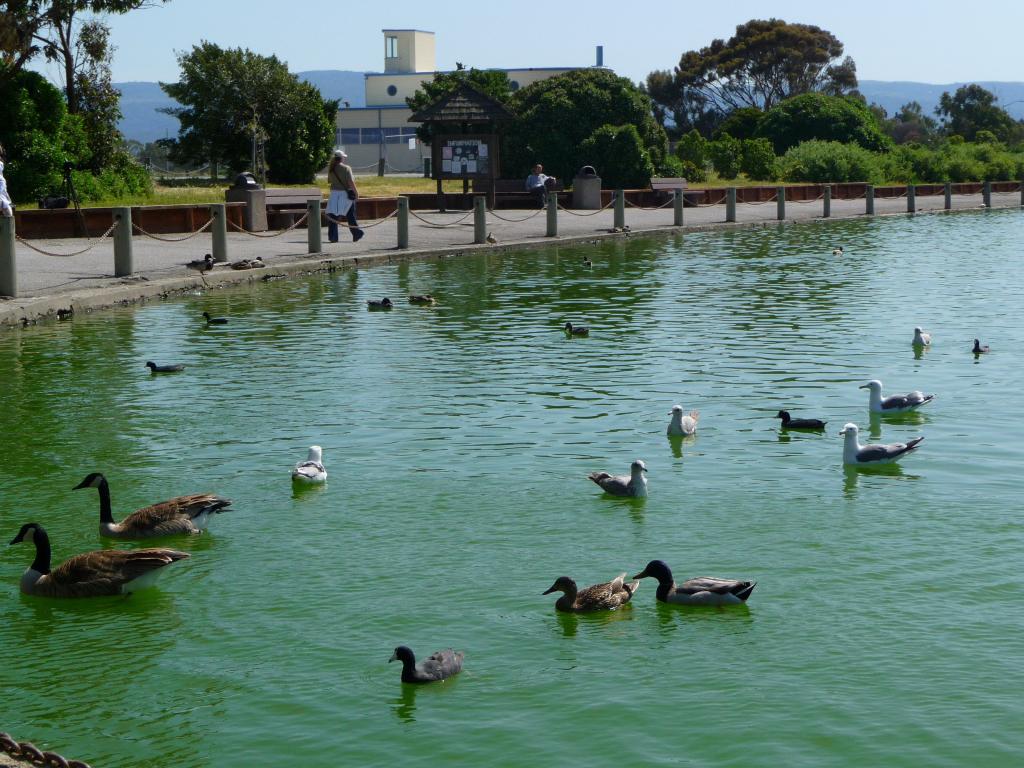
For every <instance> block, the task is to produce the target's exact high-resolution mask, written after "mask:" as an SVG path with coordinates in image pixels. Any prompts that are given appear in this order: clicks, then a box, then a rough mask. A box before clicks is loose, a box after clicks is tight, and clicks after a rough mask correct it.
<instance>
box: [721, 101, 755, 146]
mask: <svg viewBox="0 0 1024 768" xmlns="http://www.w3.org/2000/svg"><path fill="white" fill-rule="evenodd" d="M764 115H765V113H764V112H763V111H762V110H760V109H758V108H757V107H740V108H738V109H734V110H733V111H732V112H730V113H729V115H728V116H727V117H726V118H725V120H723V121H722V123H721V125H719V126H718V127H717V128H716V129H715V130H714V132H713V133H712V134H711V138H713V139H719V138H721V137H722V134H723V133H727V134H729V135H730V136H732V137H733V138H736V139H740V140H743V139H752V138H754V137H755V136H757V129H758V128H759V127H760V125H761V121H762V120H763V119H764Z"/></svg>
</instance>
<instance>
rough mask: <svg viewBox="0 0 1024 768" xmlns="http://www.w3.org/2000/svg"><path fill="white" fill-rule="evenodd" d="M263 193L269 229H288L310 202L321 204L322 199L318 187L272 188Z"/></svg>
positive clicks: (321, 191)
mask: <svg viewBox="0 0 1024 768" xmlns="http://www.w3.org/2000/svg"><path fill="white" fill-rule="evenodd" d="M264 191H265V192H266V196H267V226H268V227H269V228H270V229H285V228H286V227H290V226H291V225H292V224H294V223H295V221H296V220H297V219H298V218H299V217H300V216H302V214H304V213H305V212H306V206H307V204H308V203H309V201H310V200H320V201H321V202H323V197H324V193H323V190H322V189H320V188H319V187H303V188H296V189H284V188H278V189H275V188H272V189H267V190H264Z"/></svg>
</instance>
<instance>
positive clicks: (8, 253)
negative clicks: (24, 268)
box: [0, 216, 18, 299]
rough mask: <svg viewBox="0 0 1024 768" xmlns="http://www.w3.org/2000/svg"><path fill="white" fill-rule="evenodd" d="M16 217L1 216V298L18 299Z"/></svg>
mask: <svg viewBox="0 0 1024 768" xmlns="http://www.w3.org/2000/svg"><path fill="white" fill-rule="evenodd" d="M14 242H15V239H14V217H13V216H0V296H10V297H11V298H12V299H16V298H18V265H17V263H16V262H15V260H14Z"/></svg>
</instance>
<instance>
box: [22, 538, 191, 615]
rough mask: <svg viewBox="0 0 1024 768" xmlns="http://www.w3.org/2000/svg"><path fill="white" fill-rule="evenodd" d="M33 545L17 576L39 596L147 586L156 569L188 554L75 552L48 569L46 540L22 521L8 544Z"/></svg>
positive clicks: (167, 551) (99, 593)
mask: <svg viewBox="0 0 1024 768" xmlns="http://www.w3.org/2000/svg"><path fill="white" fill-rule="evenodd" d="M24 541H29V542H32V543H33V544H35V547H36V557H35V560H34V561H33V562H32V565H31V566H29V568H28V570H26V571H25V573H24V575H23V576H22V577H21V591H22V592H23V593H25V594H26V595H37V596H39V597H99V596H103V595H120V594H125V593H128V592H133V591H135V590H136V589H141V588H143V587H148V586H151V585H152V584H153V582H155V581H156V578H157V576H159V574H160V570H161V569H162V568H164V567H165V566H168V565H170V564H171V563H174V562H177V561H178V560H183V559H185V558H187V557H188V554H187V553H185V552H178V551H176V550H173V549H135V550H116V549H101V550H96V551H94V552H86V553H85V554H81V555H75V556H74V557H70V558H68V559H67V560H65V561H64V562H63V563H61V564H60V565H59V566H57V567H56V568H54V569H53V570H51V569H50V539H49V536H47V535H46V531H44V530H43V527H42V526H41V525H39V524H38V523H26V524H25V525H23V526H22V527H21V530H20V531H19V532H18V535H17V536H16V537H15V538H14V540H13V541H12V542H11V544H18V543H21V542H24Z"/></svg>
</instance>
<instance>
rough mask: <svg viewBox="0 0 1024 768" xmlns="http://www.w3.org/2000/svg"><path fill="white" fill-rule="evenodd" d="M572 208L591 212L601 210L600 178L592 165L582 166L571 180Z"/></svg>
mask: <svg viewBox="0 0 1024 768" xmlns="http://www.w3.org/2000/svg"><path fill="white" fill-rule="evenodd" d="M572 207H573V208H584V209H588V210H592V211H596V210H599V209H600V208H601V177H600V176H598V175H597V171H595V170H594V166H592V165H584V166H583V167H582V168H580V169H579V171H577V172H576V176H575V178H573V180H572Z"/></svg>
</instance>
